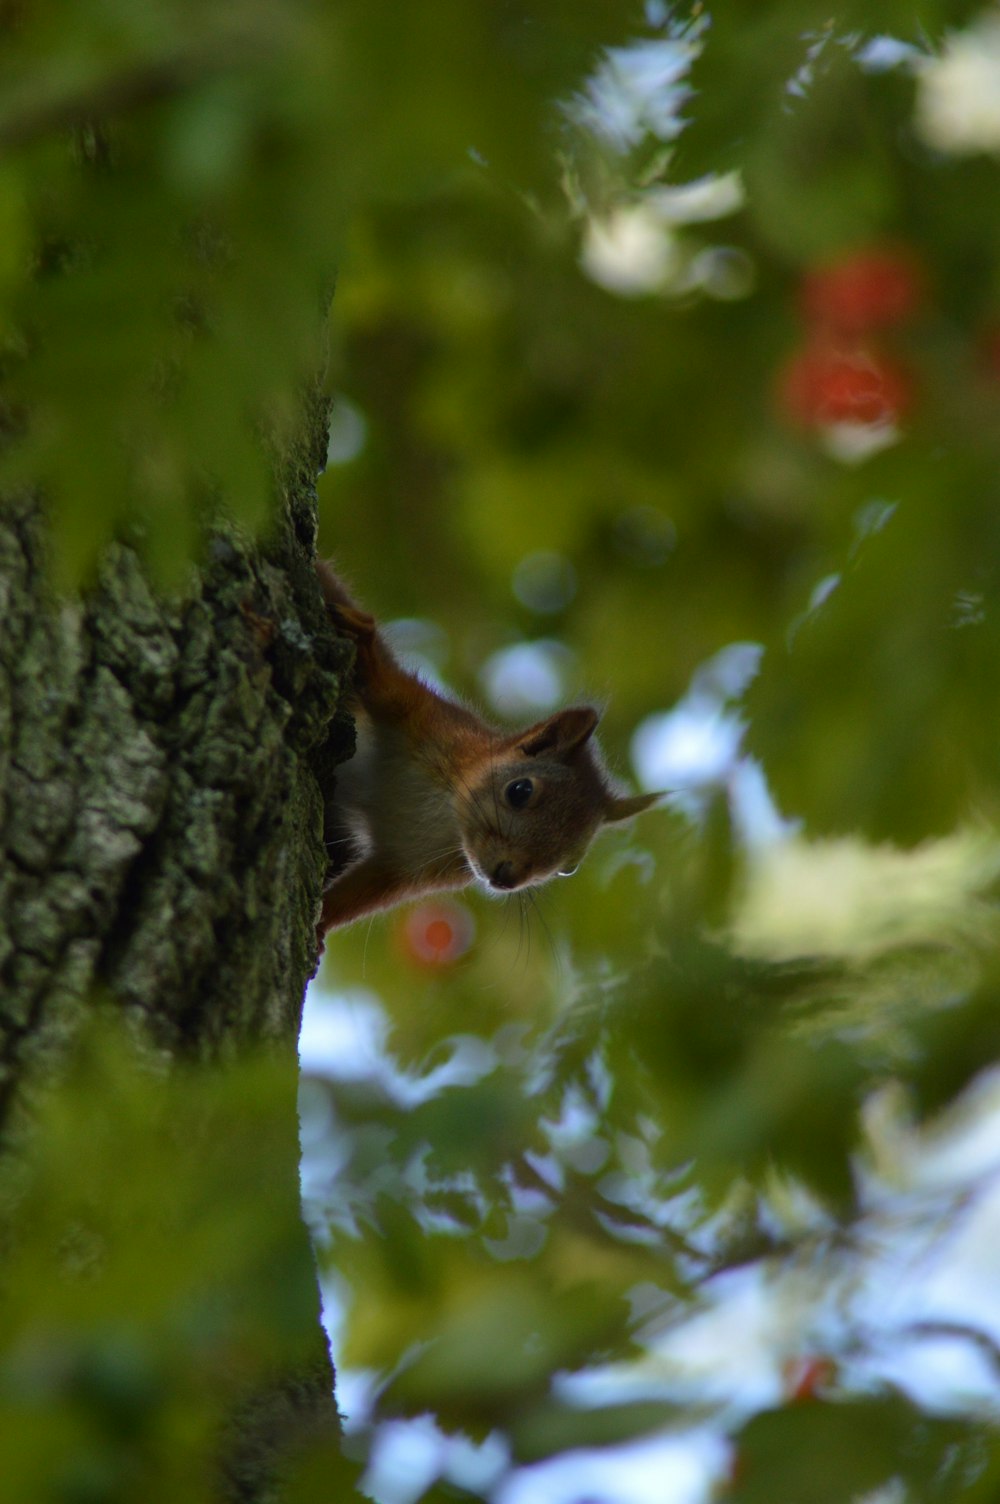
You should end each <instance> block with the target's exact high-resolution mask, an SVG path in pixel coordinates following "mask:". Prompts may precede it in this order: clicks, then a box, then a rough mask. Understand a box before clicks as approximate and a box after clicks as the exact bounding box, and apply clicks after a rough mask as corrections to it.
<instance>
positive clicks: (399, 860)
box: [316, 561, 659, 936]
mask: <svg viewBox="0 0 1000 1504" xmlns="http://www.w3.org/2000/svg"><path fill="white" fill-rule="evenodd" d="M316 572H317V575H318V577H319V582H320V587H321V589H322V591H323V597H324V600H325V601H326V605H327V609H328V611H329V612H330V615H331V617H332V618H333V620H334V621H335V622H336V624H337V625H338V627H339V628H340V630H341V631H343V632H346V633H347V634H348V635H349V636H351V637H352V638H353V639H354V642H355V644H356V647H357V661H356V666H355V672H354V683H353V691H352V696H351V710H352V711H353V713H354V717H355V721H356V724H357V731H358V749H357V752H356V753H355V756H354V757H353V758H352V759H351V760H350V762H348V763H346V764H344V765H343V766H342V767H341V768H339V769H338V772H337V786H336V791H335V795H334V800H333V808H332V811H331V812H330V813H331V816H332V819H331V825H332V828H333V829H335V830H336V831H337V832H338V836H337V839H338V840H339V841H342V842H344V846H345V849H346V851H347V853H348V854H347V857H346V860H345V861H343V862H340V863H338V862H337V861H336V859H335V861H334V870H335V875H334V878H333V881H332V884H331V885H330V887H329V888H328V890H327V892H326V894H325V896H324V899H323V915H322V919H321V921H320V935H321V936H322V934H324V933H325V932H326V931H327V930H329V929H336V928H337V927H338V926H341V925H346V924H351V923H353V921H354V920H356V919H360V918H362V917H363V916H364V915H365V914H371V913H375V912H377V911H378V910H380V909H386V908H389V907H391V906H392V905H393V904H396V903H400V902H402V901H404V900H405V899H409V898H417V897H420V896H422V895H424V894H427V893H434V892H439V891H442V890H445V889H448V888H460V887H464V886H465V885H466V884H468V883H471V882H473V881H474V880H475V879H477V878H478V879H479V880H480V881H481V882H483V883H484V884H486V885H487V886H488V887H490V888H492V889H493V890H494V891H497V892H507V891H511V890H514V889H517V888H523V887H526V886H528V885H529V884H533V883H540V882H544V881H545V880H546V879H547V878H550V877H553V876H554V875H555V874H556V873H559V872H568V871H570V870H571V869H573V868H575V867H576V865H577V863H578V862H579V861H580V859H581V858H582V856H583V855H584V853H585V851H586V849H587V847H588V845H589V844H590V841H591V840H592V838H593V836H594V835H595V834H596V832H597V831H598V830H599V829H600V827H601V826H602V825H605V824H608V823H610V822H612V821H616V820H625V819H628V818H629V817H630V816H632V815H635V814H638V813H639V812H640V811H641V810H644V809H648V808H649V806H650V805H651V804H653V803H654V802H655V801H656V799H657V798H658V797H659V795H657V794H642V795H638V796H636V797H634V798H626V797H622V796H621V795H620V794H618V792H617V791H616V790H615V788H614V787H613V785H612V783H611V781H610V779H609V777H608V774H607V772H606V771H605V769H604V766H603V763H602V762H601V758H600V754H599V752H598V751H597V748H596V745H595V743H594V740H593V733H594V729H595V727H596V726H597V721H598V713H597V711H596V710H594V709H593V708H592V707H591V706H589V705H574V706H571V707H570V708H569V709H567V710H560V711H558V712H557V713H556V714H555V715H553V716H549V717H548V718H547V719H546V720H544V721H539V722H538V723H537V724H536V725H534V726H529V727H527V729H526V730H524V731H517V732H510V731H507V730H504V729H502V728H500V727H498V726H493V725H490V724H489V723H488V722H486V721H484V720H481V719H480V717H479V716H477V715H474V714H473V712H472V711H471V710H467V709H466V708H465V707H464V706H462V705H457V704H456V703H455V702H454V701H453V700H448V699H446V698H445V697H444V696H443V695H440V694H438V692H437V691H436V690H435V689H432V688H431V686H430V685H428V684H424V683H423V681H422V680H420V679H418V678H417V676H416V675H415V674H411V673H408V672H407V670H406V669H404V668H403V667H402V665H401V664H400V663H399V662H398V661H397V660H396V658H395V657H394V656H393V654H392V651H391V649H390V648H389V646H388V644H387V642H386V640H385V638H384V637H383V636H382V634H381V633H380V632H379V630H378V627H377V625H376V622H375V619H374V617H372V616H369V615H368V613H367V612H365V611H362V610H361V609H360V608H359V607H358V606H357V605H356V604H355V603H354V601H353V600H352V599H351V597H350V595H349V593H348V591H347V589H346V588H345V586H344V584H343V582H342V581H341V580H340V579H339V578H338V576H337V575H336V574H335V573H334V571H333V570H332V569H331V567H330V566H329V564H326V563H323V562H322V561H320V562H318V563H317V565H316ZM522 780H530V785H531V788H530V794H529V795H528V796H527V798H526V799H525V801H524V803H523V805H522V807H520V808H513V807H512V805H511V803H510V801H509V798H508V792H509V790H510V787H511V785H512V784H514V783H518V782H519V781H522ZM523 792H524V791H523V790H521V793H522V794H523ZM338 866H340V868H341V870H340V871H339V872H337V871H336V868H337V867H338Z"/></svg>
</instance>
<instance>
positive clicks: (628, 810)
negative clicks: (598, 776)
mask: <svg viewBox="0 0 1000 1504" xmlns="http://www.w3.org/2000/svg"><path fill="white" fill-rule="evenodd" d="M662 798H663V794H662V793H659V794H632V795H630V796H629V797H628V798H625V799H619V798H618V796H617V795H614V794H613V795H612V796H611V798H610V800H609V801H608V804H607V807H606V809H605V811H604V820H605V824H608V825H613V824H614V822H615V821H616V820H631V818H632V816H633V815H641V814H642V812H643V810H644V809H649V808H650V807H651V805H654V804H655V803H656V801H657V799H662Z"/></svg>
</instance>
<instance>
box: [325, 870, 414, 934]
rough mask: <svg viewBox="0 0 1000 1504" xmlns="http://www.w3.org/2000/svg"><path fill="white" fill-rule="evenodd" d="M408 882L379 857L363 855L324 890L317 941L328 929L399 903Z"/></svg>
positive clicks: (408, 886) (407, 889) (408, 880)
mask: <svg viewBox="0 0 1000 1504" xmlns="http://www.w3.org/2000/svg"><path fill="white" fill-rule="evenodd" d="M411 886H412V884H411V882H410V879H409V878H407V877H401V876H400V875H399V873H397V872H390V871H389V869H388V868H387V867H386V865H385V863H384V862H382V861H380V860H379V858H378V857H376V856H366V857H362V859H361V861H360V862H356V863H355V865H354V866H353V867H349V868H348V869H347V871H346V872H345V873H344V875H343V876H342V877H338V878H337V880H336V882H335V883H334V884H333V886H332V887H330V888H328V889H327V891H326V893H324V895H323V913H322V917H321V918H320V922H319V931H318V932H319V939H320V941H322V939H323V936H324V935H325V934H326V932H327V930H333V929H339V927H340V926H341V925H344V924H353V922H354V920H355V919H362V918H363V917H364V916H365V914H375V913H377V912H378V911H379V909H387V908H390V907H391V906H392V905H393V904H395V903H399V902H400V901H401V900H402V899H403V898H405V897H406V895H407V893H408V892H409V890H410V888H411Z"/></svg>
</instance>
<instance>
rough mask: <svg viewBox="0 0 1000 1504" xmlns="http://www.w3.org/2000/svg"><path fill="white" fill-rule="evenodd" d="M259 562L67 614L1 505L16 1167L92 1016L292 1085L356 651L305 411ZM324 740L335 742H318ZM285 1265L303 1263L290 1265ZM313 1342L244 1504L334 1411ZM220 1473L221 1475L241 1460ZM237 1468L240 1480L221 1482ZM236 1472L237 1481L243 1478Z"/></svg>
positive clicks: (257, 1461)
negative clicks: (328, 578)
mask: <svg viewBox="0 0 1000 1504" xmlns="http://www.w3.org/2000/svg"><path fill="white" fill-rule="evenodd" d="M308 407H309V411H308V421H307V422H306V424H305V425H304V436H303V439H302V441H301V444H300V446H299V448H298V449H296V450H295V452H293V453H292V454H290V455H288V456H286V457H285V459H284V461H283V463H282V466H281V481H280V484H281V488H282V490H283V492H284V496H283V501H282V505H281V509H280V516H279V522H278V524H277V526H276V529H275V534H274V537H273V538H272V540H271V541H270V543H269V544H268V545H267V546H265V547H263V548H261V549H256V548H254V547H253V546H252V545H251V544H250V543H249V541H248V540H241V539H240V538H239V537H238V536H236V535H235V534H234V533H233V532H232V531H229V532H217V533H216V534H215V535H214V538H213V541H212V542H211V545H210V547H209V550H208V557H207V559H206V561H205V563H204V567H203V568H202V569H201V570H200V571H198V572H197V573H194V572H193V574H192V582H191V588H190V590H189V591H188V592H187V593H185V594H184V595H183V597H181V598H176V599H172V600H165V599H163V598H161V597H159V596H158V595H157V594H156V593H155V592H154V590H153V589H152V588H151V587H150V584H149V581H148V580H147V578H146V577H145V575H144V573H143V569H142V566H141V563H140V561H139V558H138V555H137V554H136V553H135V552H134V551H133V550H132V549H131V548H130V547H128V546H126V545H124V544H116V545H115V546H114V547H112V548H111V549H110V550H109V551H108V554H107V556H106V558H105V560H104V562H103V567H102V569H101V573H100V578H99V580H98V582H97V584H96V586H95V588H94V589H93V590H92V591H91V592H89V593H88V594H87V595H86V597H85V598H84V599H83V600H69V601H67V600H63V601H59V600H57V599H55V598H54V597H53V595H52V593H51V589H50V586H49V584H48V580H47V571H46V542H45V524H44V518H43V515H42V513H41V510H40V508H39V506H38V505H37V504H36V503H35V502H34V501H31V500H21V501H9V500H8V501H5V502H3V503H2V504H0V623H2V629H0V1149H2V1152H4V1153H5V1154H7V1155H8V1156H10V1155H14V1156H15V1157H16V1156H17V1155H19V1154H21V1153H22V1152H23V1151H24V1149H25V1147H26V1146H27V1145H28V1144H30V1136H31V1123H32V1119H33V1117H34V1114H35V1111H36V1108H37V1106H38V1102H39V1099H40V1097H41V1096H42V1095H43V1094H44V1093H45V1092H46V1091H48V1090H51V1089H52V1087H53V1084H54V1083H57V1082H58V1079H59V1075H60V1069H61V1065H62V1063H63V1061H64V1060H65V1059H66V1058H67V1054H68V1051H69V1049H70V1047H71V1045H72V1042H73V1040H74V1038H75V1037H76V1035H77V1034H78V1032H79V1031H80V1029H81V1026H82V1025H84V1023H85V1022H86V1020H87V1019H88V1018H89V1016H90V1014H91V1013H92V1011H93V1008H94V1005H95V1002H96V1001H98V1000H104V1001H105V1002H107V1001H108V1000H110V1002H111V1004H112V1006H113V1007H116V1008H118V1009H120V1010H122V1011H123V1013H124V1014H125V1015H126V1016H127V1018H128V1019H129V1022H130V1025H131V1031H132V1033H133V1035H134V1036H135V1037H136V1038H138V1039H139V1040H140V1041H141V1042H142V1044H143V1045H144V1046H145V1047H146V1048H147V1049H148V1051H149V1052H150V1054H151V1055H153V1056H154V1057H155V1058H156V1060H157V1062H158V1063H159V1064H160V1065H161V1066H163V1065H164V1064H166V1065H168V1066H169V1063H170V1062H171V1061H178V1060H181V1059H200V1060H209V1061H225V1060H227V1059H230V1058H233V1057H235V1056H237V1055H239V1054H240V1053H241V1052H243V1051H245V1050H247V1049H249V1048H251V1047H254V1046H259V1045H261V1044H264V1045H270V1046H272V1047H273V1048H274V1049H276V1050H277V1052H278V1053H280V1054H282V1055H283V1056H284V1057H285V1058H286V1059H287V1063H288V1071H289V1084H290V1091H289V1113H290V1116H291V1128H292V1131H291V1133H290V1135H289V1144H290V1146H291V1149H292V1152H291V1153H290V1154H289V1165H288V1173H289V1176H290V1177H292V1185H291V1188H290V1189H291V1191H292V1192H293V1193H294V1188H295V1182H294V1177H295V1175H296V1171H297V1166H296V1164H295V1162H294V1143H295V1135H294V1112H295V1095H294V1072H295V1067H296V1061H295V1041H296V1036H297V1030H298V1023H299V1017H300V1010H301V1004H302V997H303V992H304V988H305V984H306V982H307V980H308V978H309V976H310V974H311V973H312V971H313V970H314V967H315V961H316V943H315V917H316V913H317V909H318V902H319V896H320V891H321V886H322V880H323V875H324V871H325V854H324V848H323V844H322V797H321V793H320V786H319V782H318V781H317V774H318V773H319V774H320V775H321V776H320V781H322V775H323V773H324V768H325V767H328V766H330V765H332V764H333V763H335V762H336V761H337V760H338V759H339V758H342V757H343V756H344V755H347V754H349V750H350V735H351V733H350V727H349V725H348V724H347V723H343V724H341V723H340V722H339V721H338V722H336V723H335V724H333V723H332V720H331V717H332V713H333V711H334V709H335V707H336V704H337V700H338V692H339V686H340V682H341V678H342V675H343V672H344V669H345V666H346V664H347V663H348V662H349V654H350V649H349V648H348V647H347V646H346V645H345V644H343V643H339V642H338V641H337V640H336V639H335V638H334V637H333V636H332V635H331V633H330V630H329V627H328V625H327V623H326V619H325V616H324V614H323V611H322V608H321V603H320V598H319V593H318V590H317V587H316V583H315V579H314V576H313V573H312V569H311V563H310V560H311V554H312V551H313V547H314V536H315V510H314V504H313V503H314V493H313V479H314V476H315V474H316V473H317V470H318V468H319V464H318V460H319V457H320V456H321V454H322V453H323V445H324V442H325V410H324V406H323V404H322V402H321V400H320V399H319V398H318V397H317V398H315V399H313V400H311V401H310V403H309V404H308ZM331 726H332V732H331ZM303 1246H304V1250H305V1254H304V1256H305V1257H308V1249H307V1246H306V1245H305V1235H304V1233H303ZM331 1386H332V1374H331V1370H330V1367H329V1358H328V1356H326V1350H325V1345H324V1343H323V1339H322V1334H321V1332H320V1329H319V1326H318V1323H317V1345H316V1348H315V1351H314V1352H313V1353H312V1354H311V1355H309V1357H308V1360H307V1361H306V1365H305V1370H304V1371H303V1372H300V1373H297V1374H293V1375H281V1376H279V1379H278V1382H276V1385H275V1389H274V1396H273V1404H271V1403H269V1402H268V1400H267V1397H264V1398H263V1399H261V1398H260V1397H258V1399H257V1400H256V1401H254V1403H253V1404H252V1405H250V1406H248V1409H247V1414H248V1416H250V1420H249V1422H248V1424H247V1426H244V1427H243V1429H242V1433H241V1435H240V1438H239V1441H238V1444H237V1446H236V1447H235V1449H234V1457H235V1458H236V1460H235V1461H234V1462H233V1466H232V1472H233V1476H234V1479H238V1481H235V1482H234V1485H233V1486H234V1489H235V1492H236V1494H237V1496H238V1497H240V1498H245V1499H257V1498H259V1499H263V1498H267V1497H270V1496H271V1494H270V1485H269V1484H268V1483H267V1482H266V1478H265V1474H266V1471H267V1469H266V1468H264V1467H262V1464H261V1457H262V1455H264V1454H268V1455H270V1454H271V1453H273V1452H275V1451H277V1450H279V1449H280V1447H281V1446H282V1445H283V1444H284V1441H285V1440H287V1436H288V1434H289V1431H290V1429H291V1427H292V1422H291V1420H290V1419H289V1416H290V1415H297V1416H298V1420H299V1422H301V1423H304V1424H306V1425H308V1426H314V1425H315V1424H316V1423H317V1421H318V1420H321V1419H322V1418H323V1416H324V1415H325V1416H326V1417H327V1418H329V1417H330V1416H331V1415H332V1413H333V1411H332V1388H331ZM236 1454H239V1455H238V1456H237V1455H236ZM241 1459H242V1460H241ZM248 1459H249V1460H248Z"/></svg>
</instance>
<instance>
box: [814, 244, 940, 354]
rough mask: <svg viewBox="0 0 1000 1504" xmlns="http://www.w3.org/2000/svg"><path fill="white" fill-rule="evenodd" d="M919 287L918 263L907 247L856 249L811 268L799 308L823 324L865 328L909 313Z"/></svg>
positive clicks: (845, 329)
mask: <svg viewBox="0 0 1000 1504" xmlns="http://www.w3.org/2000/svg"><path fill="white" fill-rule="evenodd" d="M922 292H923V277H922V276H921V273H920V268H919V266H918V265H917V263H916V261H915V260H914V258H913V257H912V256H911V255H909V253H908V252H906V251H904V250H888V249H884V250H870V251H859V252H857V253H856V254H855V255H853V256H847V257H845V258H844V259H843V260H841V261H836V262H833V263H832V264H831V265H829V266H824V267H817V268H816V270H815V271H813V272H810V273H809V275H808V276H807V277H806V279H805V281H804V282H803V284H802V311H803V313H804V315H805V317H806V318H807V319H808V320H809V322H810V323H812V324H816V325H819V326H820V327H821V328H825V329H829V330H832V331H835V332H836V333H838V334H864V333H866V332H867V331H868V330H870V329H884V328H886V327H887V326H889V325H890V324H899V323H902V322H903V320H904V319H907V318H909V316H910V315H911V314H912V313H913V312H914V310H915V309H916V308H917V306H918V305H919V303H920V299H921V295H922Z"/></svg>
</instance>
